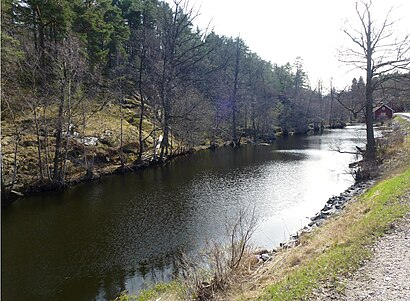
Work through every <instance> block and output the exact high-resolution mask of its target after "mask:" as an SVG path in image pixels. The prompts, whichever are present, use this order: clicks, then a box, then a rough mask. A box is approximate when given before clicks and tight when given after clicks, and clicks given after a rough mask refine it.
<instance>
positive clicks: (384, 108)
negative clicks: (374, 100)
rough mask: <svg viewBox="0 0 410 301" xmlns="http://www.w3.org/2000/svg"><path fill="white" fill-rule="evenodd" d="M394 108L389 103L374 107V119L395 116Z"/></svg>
mask: <svg viewBox="0 0 410 301" xmlns="http://www.w3.org/2000/svg"><path fill="white" fill-rule="evenodd" d="M393 113H394V110H393V109H392V108H390V107H389V106H388V105H385V104H383V105H380V106H378V107H376V108H374V109H373V114H374V120H385V119H390V118H392V117H393Z"/></svg>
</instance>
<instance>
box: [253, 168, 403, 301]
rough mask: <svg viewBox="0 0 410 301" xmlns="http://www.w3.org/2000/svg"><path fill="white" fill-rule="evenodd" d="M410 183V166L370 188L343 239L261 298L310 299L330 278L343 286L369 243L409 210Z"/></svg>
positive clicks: (359, 202) (306, 262) (306, 263)
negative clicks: (357, 216) (407, 194)
mask: <svg viewBox="0 0 410 301" xmlns="http://www.w3.org/2000/svg"><path fill="white" fill-rule="evenodd" d="M409 187H410V168H409V169H407V170H406V171H405V172H403V173H402V174H400V175H397V176H394V177H392V178H390V179H387V180H384V181H382V182H380V183H378V184H377V185H375V186H374V187H372V188H371V189H369V191H368V192H366V193H365V194H364V195H362V196H361V197H360V199H359V201H358V202H357V203H354V204H353V205H352V210H353V211H352V212H355V210H361V216H360V217H359V218H352V219H351V220H350V221H351V226H350V227H348V229H347V231H346V233H345V234H344V237H343V240H342V241H340V240H339V241H338V240H335V241H332V242H331V245H330V247H329V248H328V249H326V250H325V251H324V252H323V253H321V254H319V255H317V256H316V257H313V258H311V259H310V260H308V261H305V262H302V264H301V265H300V266H299V267H297V268H296V269H294V270H293V271H291V272H290V273H289V274H288V275H287V276H286V277H285V278H283V279H282V280H280V281H279V282H277V283H275V284H273V285H271V286H269V287H268V288H267V289H266V291H265V293H264V294H263V295H262V297H261V298H260V300H281V301H282V300H306V299H308V298H309V296H310V295H311V294H312V292H313V290H314V289H315V288H318V287H319V286H320V285H321V284H322V283H323V282H329V281H330V283H333V284H334V286H336V287H337V289H341V290H342V289H343V284H342V283H340V281H338V280H339V279H340V278H341V277H343V276H346V275H348V274H350V273H351V272H353V271H355V270H357V268H358V267H359V266H360V265H361V264H362V263H363V260H365V259H368V258H369V257H370V256H371V252H370V251H369V249H368V246H369V244H371V243H372V242H374V241H375V240H376V239H377V238H379V237H380V236H382V235H383V234H384V233H385V232H386V231H387V230H388V229H389V228H390V225H391V224H392V222H394V221H395V220H397V219H398V218H400V217H402V216H403V215H404V214H405V213H406V212H408V211H409V207H408V205H407V204H405V203H404V202H402V197H403V196H404V195H405V194H406V193H408V191H409ZM354 207H356V208H354ZM346 221H349V219H348V218H347V219H346ZM346 221H345V222H346ZM319 235H320V234H319ZM313 239H314V238H313Z"/></svg>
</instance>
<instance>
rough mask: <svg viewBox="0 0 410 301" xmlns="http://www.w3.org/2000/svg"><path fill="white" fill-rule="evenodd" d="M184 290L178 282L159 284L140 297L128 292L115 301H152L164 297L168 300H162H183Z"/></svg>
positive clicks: (145, 291)
mask: <svg viewBox="0 0 410 301" xmlns="http://www.w3.org/2000/svg"><path fill="white" fill-rule="evenodd" d="M183 294H184V289H183V287H182V285H181V284H180V283H179V282H177V281H172V282H170V283H158V284H156V285H155V286H153V287H152V288H151V289H147V290H144V291H142V292H141V293H140V294H139V295H128V294H127V292H123V293H122V294H121V295H120V296H119V297H117V298H116V299H115V301H151V300H157V299H159V298H161V297H163V296H164V295H166V296H167V298H166V299H164V298H161V300H182V299H183V298H182V295H183Z"/></svg>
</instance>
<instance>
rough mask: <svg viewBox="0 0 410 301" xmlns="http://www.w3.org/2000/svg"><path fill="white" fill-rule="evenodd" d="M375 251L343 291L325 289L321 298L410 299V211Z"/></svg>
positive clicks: (348, 281) (347, 280) (321, 293)
mask: <svg viewBox="0 0 410 301" xmlns="http://www.w3.org/2000/svg"><path fill="white" fill-rule="evenodd" d="M409 198H410V196H409V195H408V196H407V201H409ZM372 251H373V252H374V256H373V258H372V259H371V260H369V261H368V262H366V263H365V264H364V265H363V267H361V268H360V269H359V270H358V271H357V272H356V273H355V274H354V275H353V277H352V278H349V279H346V280H345V289H344V290H343V292H341V293H339V292H336V291H335V290H334V289H329V290H326V289H324V290H322V291H321V292H320V294H319V297H318V298H317V300H348V301H352V300H355V301H359V300H372V301H373V300H380V301H386V300H389V301H398V300H410V213H408V214H407V216H406V217H405V218H403V219H402V220H400V221H399V222H397V223H395V224H394V225H393V226H392V229H391V230H390V231H389V233H388V234H386V235H385V236H383V237H382V238H381V239H380V240H379V241H378V242H377V243H376V244H375V245H374V246H373V247H372Z"/></svg>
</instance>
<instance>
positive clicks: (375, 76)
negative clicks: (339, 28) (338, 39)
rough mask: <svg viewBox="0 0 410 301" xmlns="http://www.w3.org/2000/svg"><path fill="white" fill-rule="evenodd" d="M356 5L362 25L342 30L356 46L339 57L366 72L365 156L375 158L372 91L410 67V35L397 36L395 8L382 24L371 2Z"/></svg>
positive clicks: (341, 53) (345, 50) (371, 159)
mask: <svg viewBox="0 0 410 301" xmlns="http://www.w3.org/2000/svg"><path fill="white" fill-rule="evenodd" d="M355 8H356V15H357V17H358V19H359V21H360V25H359V26H358V28H345V29H344V30H343V32H344V33H345V34H346V35H347V36H348V38H349V39H350V40H351V41H352V42H353V46H354V47H352V48H348V49H344V50H342V51H341V52H340V56H339V59H340V61H341V62H344V63H347V64H349V65H352V66H354V67H355V68H358V69H361V70H364V71H365V72H366V129H367V131H366V133H367V152H366V159H368V160H370V161H374V160H375V158H376V147H375V139H374V130H373V92H374V91H375V90H376V89H377V88H378V87H379V86H380V85H382V83H383V82H385V81H386V80H388V79H391V78H392V77H394V76H397V75H398V74H399V72H400V71H406V70H409V64H410V56H409V54H410V38H409V35H408V34H407V35H405V36H404V37H401V38H400V37H396V36H395V35H394V25H395V24H396V22H395V21H391V20H390V19H391V12H392V9H390V10H389V12H388V13H387V14H386V16H385V18H384V20H383V21H382V22H380V23H379V22H376V20H375V19H374V16H373V11H372V1H368V2H365V1H358V2H356V6H355Z"/></svg>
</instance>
